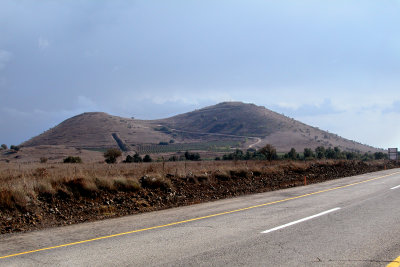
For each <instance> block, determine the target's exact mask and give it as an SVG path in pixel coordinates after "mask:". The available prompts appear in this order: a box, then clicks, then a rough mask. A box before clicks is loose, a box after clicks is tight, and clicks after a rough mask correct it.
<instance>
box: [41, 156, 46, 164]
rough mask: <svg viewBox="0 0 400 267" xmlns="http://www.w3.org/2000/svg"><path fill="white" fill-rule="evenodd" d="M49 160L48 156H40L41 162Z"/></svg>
mask: <svg viewBox="0 0 400 267" xmlns="http://www.w3.org/2000/svg"><path fill="white" fill-rule="evenodd" d="M47 160H48V158H46V157H41V158H40V163H46V162H47Z"/></svg>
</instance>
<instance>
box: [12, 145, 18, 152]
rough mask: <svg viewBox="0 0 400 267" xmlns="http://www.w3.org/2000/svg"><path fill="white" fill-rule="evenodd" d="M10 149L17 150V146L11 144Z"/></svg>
mask: <svg viewBox="0 0 400 267" xmlns="http://www.w3.org/2000/svg"><path fill="white" fill-rule="evenodd" d="M10 149H12V150H14V151H19V146H14V145H11V146H10Z"/></svg>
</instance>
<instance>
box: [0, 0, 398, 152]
mask: <svg viewBox="0 0 400 267" xmlns="http://www.w3.org/2000/svg"><path fill="white" fill-rule="evenodd" d="M399 11H400V4H399V3H398V1H397V2H396V1H387V2H385V3H383V2H380V1H374V0H366V1H363V2H362V3H360V2H359V1H356V0H339V1H329V2H328V1H313V0H306V1H301V3H300V2H298V3H297V2H294V1H285V0H283V1H252V0H250V1H246V2H241V1H229V0H223V1H208V0H205V1H174V0H172V1H168V2H164V1H157V2H151V1H150V2H149V1H140V0H139V1H123V0H116V1H68V0H60V1H39V2H38V1H31V0H24V1H14V0H3V1H1V3H0V25H5V26H3V27H0V47H1V49H0V69H1V73H0V74H1V75H0V86H1V90H2V97H1V98H0V106H1V107H12V108H13V109H9V110H8V111H5V110H4V109H0V123H1V124H2V125H0V126H1V128H2V129H4V128H5V127H4V125H7V124H9V125H14V121H18V122H19V123H21V125H24V129H20V128H18V127H19V126H18V125H16V124H15V125H14V127H16V128H15V129H19V130H21V131H22V132H24V135H23V136H22V135H21V136H18V135H17V134H13V133H12V131H11V130H10V131H8V130H7V132H4V131H1V132H0V139H1V140H4V141H3V142H8V143H11V142H12V143H18V142H22V141H24V140H25V138H27V137H30V136H33V135H35V134H37V133H40V132H41V131H40V129H42V130H45V129H47V128H49V127H51V126H54V124H55V123H58V122H60V120H62V119H65V116H66V115H69V114H71V115H76V114H75V113H76V112H80V111H89V110H100V111H105V112H109V113H112V114H114V115H122V116H130V115H132V116H136V117H140V118H159V117H166V116H170V115H174V114H176V113H180V112H185V111H190V110H192V109H195V108H199V107H202V106H205V105H210V104H215V103H217V102H221V101H227V100H237V101H245V102H253V103H255V104H258V105H265V106H267V107H270V108H271V109H276V110H277V111H278V112H282V113H285V114H287V115H290V116H292V117H295V118H297V119H302V118H305V119H310V118H313V119H310V120H309V121H310V122H312V123H313V124H314V125H315V126H318V125H319V124H321V127H322V126H323V127H325V128H326V127H328V128H327V129H331V128H329V124H326V123H325V121H324V119H323V118H322V117H321V116H325V117H329V116H334V117H335V119H336V120H337V121H338V123H339V122H340V121H342V120H341V119H340V118H341V116H342V117H343V118H346V117H347V116H350V115H351V114H356V115H357V116H358V115H360V117H358V118H359V119H360V120H361V119H363V120H366V119H367V117H365V116H361V115H362V114H370V113H369V112H370V111H371V110H372V111H374V112H375V114H377V116H378V115H379V116H381V117H380V119H378V118H377V119H376V120H375V121H374V123H376V127H377V128H379V127H381V126H382V127H383V125H380V124H381V123H380V121H382V122H383V121H385V116H387V114H386V113H385V112H381V111H382V110H384V109H385V108H387V105H388V104H387V103H392V102H393V101H400V96H398V88H399V85H400V77H399V75H398V73H400V53H399V50H398V47H399V44H400V34H399V31H398V26H397V25H400V17H399V16H398V13H399ZM16 99H18V101H16ZM10 103H13V104H12V105H11V104H10ZM149 107H151V108H149ZM35 110H36V111H37V110H41V111H43V113H35ZM393 110H396V106H393ZM20 112H23V113H26V114H37V115H38V116H37V117H36V118H33V117H29V116H22V114H21V113H20ZM39 114H40V115H39ZM349 114H350V115H349ZM325 117H324V118H325ZM346 119H347V118H346ZM343 121H345V120H343ZM31 122H32V123H31ZM365 123H366V122H365ZM342 127H343V129H344V128H346V129H347V127H348V126H347V125H343V126H342ZM336 129H339V130H341V128H340V124H338V125H337V126H335V127H333V126H332V129H331V130H332V131H334V130H336ZM339 132H340V131H339ZM346 134H347V136H348V137H350V138H352V139H358V138H360V139H361V138H363V136H366V135H367V134H366V133H360V132H359V131H356V130H353V131H352V132H351V131H347V130H346ZM1 140H0V141H1ZM368 140H370V142H371V144H372V145H373V144H375V143H376V144H378V143H379V142H380V140H379V138H378V137H376V139H375V140H374V139H373V138H371V139H368ZM398 143H399V146H400V139H399V140H398Z"/></svg>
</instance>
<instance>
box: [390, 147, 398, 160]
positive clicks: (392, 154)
mask: <svg viewBox="0 0 400 267" xmlns="http://www.w3.org/2000/svg"><path fill="white" fill-rule="evenodd" d="M388 152H389V159H390V160H398V157H399V153H398V150H397V148H389V149H388Z"/></svg>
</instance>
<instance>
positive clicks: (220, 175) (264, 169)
mask: <svg viewBox="0 0 400 267" xmlns="http://www.w3.org/2000/svg"><path fill="white" fill-rule="evenodd" d="M230 164H231V165H228V167H225V168H215V169H213V170H212V171H207V172H202V171H197V172H193V173H192V172H190V171H189V172H186V171H185V173H186V174H185V175H182V174H178V172H175V173H171V172H165V173H163V174H162V175H155V174H145V175H143V176H141V177H140V178H137V179H134V178H132V179H131V178H129V177H128V178H127V177H122V176H121V177H119V178H117V179H102V178H93V177H92V178H88V177H87V176H83V175H76V176H75V177H73V178H69V179H65V178H63V179H59V180H54V179H53V180H51V182H49V184H48V185H46V183H37V184H36V185H35V187H34V188H35V190H36V191H35V192H36V193H35V194H33V193H31V194H26V195H18V194H15V191H12V190H10V189H6V188H3V189H0V208H1V209H0V229H1V233H2V234H4V233H11V232H21V231H30V230H34V229H40V228H45V227H53V226H60V225H68V224H73V223H79V222H85V221H94V220H100V219H105V218H111V217H118V216H124V215H128V214H135V213H141V212H148V211H154V210H160V209H166V208H171V207H177V206H183V205H190V204H194V203H200V202H206V201H212V200H217V199H223V198H228V197H234V196H239V195H244V194H252V193H259V192H265V191H271V190H278V189H283V188H288V187H294V186H300V185H303V184H304V176H306V177H307V183H309V184H310V183H319V182H323V181H326V180H331V179H336V178H340V177H346V176H352V175H357V174H363V173H367V172H373V171H379V170H383V169H386V168H388V169H389V168H396V167H399V166H400V164H398V163H388V162H371V163H365V162H356V161H329V162H311V163H310V162H308V163H290V162H289V163H286V164H279V165H273V164H272V165H271V164H269V163H265V162H264V163H257V164H258V165H257V164H256V165H252V166H247V163H246V165H245V166H242V165H241V166H239V167H237V166H236V167H234V166H235V165H234V164H233V163H230ZM186 167H187V166H186V164H185V170H186ZM162 168H163V170H164V171H165V169H164V166H162ZM37 172H39V173H37ZM40 172H42V173H40ZM46 172H48V170H47V169H46V168H38V169H36V170H35V174H34V175H38V176H41V177H42V178H43V177H44V179H50V178H46V176H47V174H46ZM75 172H76V170H75ZM125 176H127V175H125ZM25 187H26V186H25ZM20 194H21V192H20Z"/></svg>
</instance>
